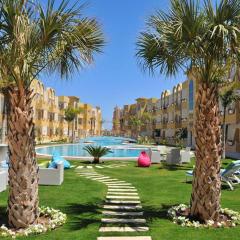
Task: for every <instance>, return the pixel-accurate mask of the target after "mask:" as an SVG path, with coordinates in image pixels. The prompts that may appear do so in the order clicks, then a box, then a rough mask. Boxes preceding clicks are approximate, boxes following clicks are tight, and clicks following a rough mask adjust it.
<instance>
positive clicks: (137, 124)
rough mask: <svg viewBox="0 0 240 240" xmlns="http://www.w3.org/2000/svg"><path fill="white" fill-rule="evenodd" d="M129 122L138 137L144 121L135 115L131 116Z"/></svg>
mask: <svg viewBox="0 0 240 240" xmlns="http://www.w3.org/2000/svg"><path fill="white" fill-rule="evenodd" d="M129 123H130V125H131V126H132V127H133V128H134V130H135V134H134V135H135V137H136V138H138V135H139V132H140V128H141V126H142V125H143V121H142V120H141V119H140V118H138V117H136V116H134V117H131V118H130V120H129Z"/></svg>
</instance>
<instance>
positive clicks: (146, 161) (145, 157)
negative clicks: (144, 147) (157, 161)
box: [138, 151, 151, 167]
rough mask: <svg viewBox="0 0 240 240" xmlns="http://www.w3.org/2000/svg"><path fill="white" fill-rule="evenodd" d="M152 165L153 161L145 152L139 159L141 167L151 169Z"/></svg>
mask: <svg viewBox="0 0 240 240" xmlns="http://www.w3.org/2000/svg"><path fill="white" fill-rule="evenodd" d="M150 165H151V160H150V158H149V156H148V155H147V153H146V152H145V151H142V152H141V154H140V156H139V157H138V166H139V167H149V166H150Z"/></svg>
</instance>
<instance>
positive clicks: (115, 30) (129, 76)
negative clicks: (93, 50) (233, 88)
mask: <svg viewBox="0 0 240 240" xmlns="http://www.w3.org/2000/svg"><path fill="white" fill-rule="evenodd" d="M41 1H42V2H44V1H45V0H41ZM59 2H60V1H59V0H56V3H59ZM72 2H74V1H72ZM83 2H84V1H83ZM87 2H88V3H89V4H88V7H87V8H86V9H85V14H86V15H88V16H94V17H96V18H97V19H98V21H99V22H100V23H101V25H102V28H103V31H104V33H105V37H106V41H107V44H106V46H105V48H104V49H103V50H104V52H103V54H101V55H97V56H96V58H95V63H94V64H93V65H91V66H90V67H88V68H86V69H85V70H83V71H82V72H80V73H78V72H76V73H75V74H74V75H73V76H72V78H71V79H70V80H67V81H65V80H61V79H60V77H59V76H57V75H49V76H46V75H42V76H41V80H43V81H44V83H45V84H46V86H50V87H53V88H55V89H56V93H57V95H76V96H79V97H80V99H81V101H83V102H87V103H90V104H92V105H97V106H100V107H101V109H102V112H103V119H104V120H106V121H108V122H109V123H106V124H105V126H104V127H106V128H110V127H111V123H110V121H111V120H112V113H113V108H114V107H115V106H116V105H118V106H123V105H124V104H129V103H133V102H134V100H135V99H136V98H138V97H147V98H149V97H158V98H159V97H160V94H161V91H162V90H164V89H171V88H172V87H173V85H175V84H176V83H178V82H182V81H183V80H185V78H186V76H185V75H184V74H183V73H179V75H178V76H176V77H172V78H166V77H165V76H163V75H156V76H155V77H153V76H149V75H148V74H147V73H143V72H142V71H141V69H140V67H139V66H138V65H137V60H136V57H135V52H136V45H135V42H136V39H137V36H138V35H139V32H140V31H141V30H144V27H145V22H146V19H147V17H148V16H149V15H151V14H152V13H154V12H155V11H156V10H157V9H163V10H168V8H169V3H170V1H168V0H88V1H87Z"/></svg>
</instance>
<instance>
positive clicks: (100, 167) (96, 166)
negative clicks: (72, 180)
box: [96, 166, 104, 168]
mask: <svg viewBox="0 0 240 240" xmlns="http://www.w3.org/2000/svg"><path fill="white" fill-rule="evenodd" d="M96 168H104V167H101V166H96Z"/></svg>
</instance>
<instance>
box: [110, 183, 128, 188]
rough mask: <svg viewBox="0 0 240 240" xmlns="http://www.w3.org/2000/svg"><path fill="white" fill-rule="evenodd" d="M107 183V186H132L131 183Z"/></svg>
mask: <svg viewBox="0 0 240 240" xmlns="http://www.w3.org/2000/svg"><path fill="white" fill-rule="evenodd" d="M106 185H107V186H117V187H119V186H132V184H131V183H107V184H106Z"/></svg>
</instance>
